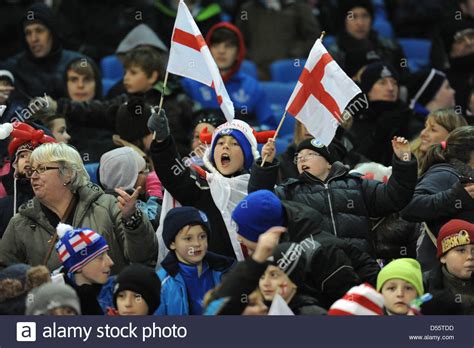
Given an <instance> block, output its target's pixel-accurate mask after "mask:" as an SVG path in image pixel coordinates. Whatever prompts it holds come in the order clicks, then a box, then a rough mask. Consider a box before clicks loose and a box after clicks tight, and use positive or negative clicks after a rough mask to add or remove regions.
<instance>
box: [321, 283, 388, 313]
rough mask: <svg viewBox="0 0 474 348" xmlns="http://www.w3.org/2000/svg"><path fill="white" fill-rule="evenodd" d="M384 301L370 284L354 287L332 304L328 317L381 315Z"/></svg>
mask: <svg viewBox="0 0 474 348" xmlns="http://www.w3.org/2000/svg"><path fill="white" fill-rule="evenodd" d="M383 306H384V299H383V296H382V295H381V294H379V293H378V292H377V291H376V290H375V289H374V288H373V287H372V286H371V285H370V284H368V283H364V284H361V285H358V286H354V287H353V288H352V289H350V290H349V291H348V292H347V293H346V294H345V295H344V297H343V298H341V299H339V300H337V301H336V302H334V303H333V305H332V306H331V308H329V312H328V315H383Z"/></svg>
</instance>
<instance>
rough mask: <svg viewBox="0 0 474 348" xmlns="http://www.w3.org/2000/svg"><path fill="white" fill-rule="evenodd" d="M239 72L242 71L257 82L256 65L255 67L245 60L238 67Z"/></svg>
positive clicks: (252, 63)
mask: <svg viewBox="0 0 474 348" xmlns="http://www.w3.org/2000/svg"><path fill="white" fill-rule="evenodd" d="M240 71H243V72H244V73H246V74H249V75H250V76H252V77H254V78H256V79H257V80H258V73H257V65H255V63H254V62H252V61H251V60H248V59H245V60H244V61H243V62H242V65H241V66H240Z"/></svg>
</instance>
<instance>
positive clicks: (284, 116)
mask: <svg viewBox="0 0 474 348" xmlns="http://www.w3.org/2000/svg"><path fill="white" fill-rule="evenodd" d="M324 35H326V32H325V31H322V32H321V36H320V37H319V40H321V41H323V38H324ZM285 118H286V110H285V113H284V114H283V117H282V118H281V120H280V123H279V124H278V128H277V130H276V132H275V135H274V136H273V138H272V139H273V141H275V139H276V137H277V136H278V132H279V131H280V128H281V126H282V125H283V122H285ZM267 157H268V155H265V157H263V160H262V164H261V165H260V167H263V166H264V165H265V162H266V160H267Z"/></svg>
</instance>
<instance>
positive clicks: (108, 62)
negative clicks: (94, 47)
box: [100, 55, 124, 80]
mask: <svg viewBox="0 0 474 348" xmlns="http://www.w3.org/2000/svg"><path fill="white" fill-rule="evenodd" d="M100 70H101V72H102V78H103V79H112V80H119V79H121V78H122V77H123V75H124V70H123V65H122V63H121V62H120V60H118V58H117V56H116V55H110V56H107V57H104V58H102V60H101V61H100Z"/></svg>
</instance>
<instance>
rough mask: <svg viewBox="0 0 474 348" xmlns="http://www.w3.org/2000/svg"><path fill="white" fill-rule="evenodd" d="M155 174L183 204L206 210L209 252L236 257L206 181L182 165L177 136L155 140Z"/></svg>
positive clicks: (153, 154) (153, 151)
mask: <svg viewBox="0 0 474 348" xmlns="http://www.w3.org/2000/svg"><path fill="white" fill-rule="evenodd" d="M150 152H151V158H152V160H153V166H154V168H155V171H156V174H157V175H158V177H159V178H160V180H161V183H162V184H163V187H164V188H165V189H166V190H167V191H168V192H169V193H170V194H171V195H172V196H173V197H174V198H175V199H176V200H178V202H180V203H181V204H182V205H184V206H193V207H195V208H197V209H199V210H202V211H203V212H204V213H206V215H207V217H208V218H209V222H210V224H211V231H212V232H211V234H210V237H209V251H212V252H214V253H216V254H220V255H224V256H229V257H235V254H234V250H233V248H232V244H231V242H230V238H229V234H228V232H227V227H226V225H225V223H224V220H223V219H222V215H221V213H220V211H219V209H218V208H217V207H216V205H215V204H214V200H213V198H212V195H211V190H210V189H209V185H208V183H207V181H206V180H205V179H203V178H200V177H199V176H198V175H197V174H196V173H195V172H194V171H191V170H190V169H189V167H185V166H184V165H183V164H182V161H181V156H180V155H179V154H178V152H177V149H176V145H175V142H174V139H173V137H172V136H169V137H168V138H167V139H166V140H165V141H163V142H162V143H157V142H156V141H153V142H152V144H151V148H150Z"/></svg>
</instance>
